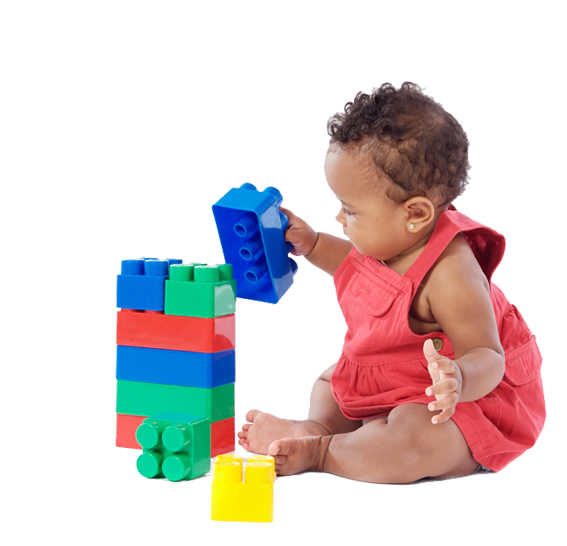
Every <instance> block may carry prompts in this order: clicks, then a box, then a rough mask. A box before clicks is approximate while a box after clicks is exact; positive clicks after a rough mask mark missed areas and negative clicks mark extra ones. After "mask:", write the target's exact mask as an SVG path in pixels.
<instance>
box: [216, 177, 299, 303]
mask: <svg viewBox="0 0 567 546" xmlns="http://www.w3.org/2000/svg"><path fill="white" fill-rule="evenodd" d="M282 201H283V198H282V195H281V193H280V192H279V191H278V190H277V189H276V188H272V187H269V188H266V189H265V190H264V191H263V192H259V191H258V190H257V189H256V187H255V186H254V185H252V184H243V185H242V186H240V188H233V189H231V190H230V191H229V192H228V193H227V194H226V195H225V196H224V197H222V198H221V199H220V200H219V201H217V202H216V203H215V204H214V205H213V214H214V217H215V221H216V224H217V230H218V233H219V238H220V241H221V245H222V250H223V253H224V259H225V261H226V262H227V263H231V264H232V266H233V268H234V278H235V279H236V290H237V293H236V295H237V296H238V297H239V298H245V299H249V300H256V301H264V302H267V303H277V302H278V301H279V300H280V298H281V297H282V296H283V295H284V294H285V293H286V291H287V290H288V289H289V287H290V286H291V285H292V283H293V276H294V275H295V273H296V271H297V264H296V263H295V262H294V261H293V260H292V259H291V258H290V257H289V256H288V252H289V251H290V250H291V249H292V248H293V247H292V246H291V245H290V244H289V243H287V244H286V242H285V239H284V231H285V229H286V228H287V226H288V224H289V222H288V219H287V216H286V215H285V214H284V213H283V212H281V211H280V210H279V207H280V205H281V203H282Z"/></svg>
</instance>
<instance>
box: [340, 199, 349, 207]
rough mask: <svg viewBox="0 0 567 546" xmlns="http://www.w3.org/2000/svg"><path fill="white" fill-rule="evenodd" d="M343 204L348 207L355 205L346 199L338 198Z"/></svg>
mask: <svg viewBox="0 0 567 546" xmlns="http://www.w3.org/2000/svg"><path fill="white" fill-rule="evenodd" d="M337 199H338V200H339V201H340V202H341V203H342V204H343V205H345V206H347V207H352V206H353V205H351V204H350V203H347V202H346V201H343V200H342V199H340V198H337Z"/></svg>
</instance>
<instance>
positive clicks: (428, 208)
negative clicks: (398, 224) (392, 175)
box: [404, 195, 435, 233]
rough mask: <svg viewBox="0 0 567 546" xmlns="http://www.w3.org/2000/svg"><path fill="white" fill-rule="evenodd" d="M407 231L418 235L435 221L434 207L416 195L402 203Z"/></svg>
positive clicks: (425, 199) (424, 198)
mask: <svg viewBox="0 0 567 546" xmlns="http://www.w3.org/2000/svg"><path fill="white" fill-rule="evenodd" d="M404 211H405V212H406V224H407V229H408V230H409V231H411V232H412V233H418V232H419V231H421V230H422V229H424V228H426V227H427V226H429V224H431V222H433V220H434V219H435V205H434V204H433V203H432V202H431V201H430V200H429V199H428V198H427V197H422V196H421V195H417V196H415V197H411V198H410V199H408V200H407V201H406V202H405V203H404Z"/></svg>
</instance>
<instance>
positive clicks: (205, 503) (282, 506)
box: [122, 463, 321, 523]
mask: <svg viewBox="0 0 567 546" xmlns="http://www.w3.org/2000/svg"><path fill="white" fill-rule="evenodd" d="M122 464H125V463H122ZM211 488H212V480H209V481H208V482H207V483H206V484H205V485H204V486H203V488H202V489H201V490H200V491H199V492H198V493H197V494H196V495H195V497H193V500H192V501H191V502H190V503H189V504H188V505H187V506H186V507H185V508H184V509H183V510H182V511H181V513H180V514H179V515H178V516H177V517H175V518H173V523H213V522H212V521H211V493H212V492H211ZM273 523H321V520H320V519H319V518H318V517H317V516H316V515H315V514H314V513H313V512H312V511H311V510H309V508H307V507H306V506H304V505H303V504H301V503H300V502H299V501H298V500H297V499H296V498H295V497H294V496H293V495H292V494H291V493H290V492H289V491H288V490H287V489H285V488H284V486H283V485H279V484H277V483H276V484H274V520H273Z"/></svg>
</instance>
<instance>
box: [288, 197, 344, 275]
mask: <svg viewBox="0 0 567 546" xmlns="http://www.w3.org/2000/svg"><path fill="white" fill-rule="evenodd" d="M280 210H281V211H282V212H283V213H284V214H285V215H286V216H287V217H288V220H289V226H288V228H287V229H286V230H285V240H286V241H288V242H290V243H291V244H292V245H293V248H294V250H293V251H292V254H293V255H295V256H305V258H306V259H307V260H308V261H309V262H311V263H312V264H313V265H315V266H317V267H318V268H320V269H322V270H323V271H325V272H326V273H329V275H334V274H335V271H336V270H337V268H338V267H339V265H341V263H342V262H343V260H344V259H345V258H346V257H347V256H348V253H349V252H350V251H351V249H352V243H351V242H350V241H346V240H345V239H339V238H338V237H333V236H332V235H327V234H326V233H317V232H316V231H315V230H314V229H313V228H312V227H311V226H309V224H307V222H305V221H304V220H302V219H301V218H298V217H297V216H295V214H293V212H291V211H290V210H287V209H284V208H283V207H280Z"/></svg>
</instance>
